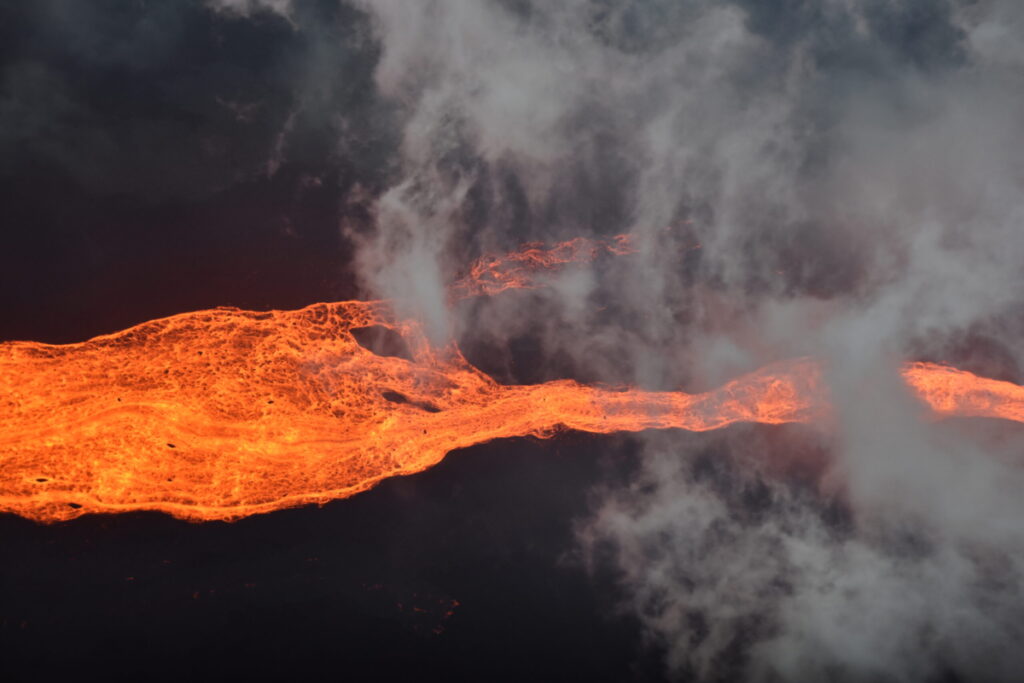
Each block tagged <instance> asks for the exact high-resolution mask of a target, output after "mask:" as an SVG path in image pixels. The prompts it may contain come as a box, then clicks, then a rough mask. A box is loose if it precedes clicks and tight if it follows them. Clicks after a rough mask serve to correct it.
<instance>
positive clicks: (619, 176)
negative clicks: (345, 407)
mask: <svg viewBox="0 0 1024 683" xmlns="http://www.w3.org/2000/svg"><path fill="white" fill-rule="evenodd" d="M218 4H219V5H221V6H226V5H228V4H233V5H236V6H237V7H236V11H243V12H244V11H249V10H250V9H251V8H253V7H255V5H257V4H263V5H264V6H268V3H252V2H249V3H223V2H222V3H218ZM358 6H359V7H360V8H361V9H362V10H363V11H364V12H365V13H366V14H367V15H368V16H369V17H370V23H371V26H372V40H373V41H375V42H376V43H377V44H378V45H379V48H380V51H381V52H380V57H379V61H378V63H377V67H376V71H375V84H376V88H377V91H378V94H379V95H380V96H381V97H382V98H384V99H385V100H386V101H388V102H389V103H391V105H392V106H393V107H394V111H393V113H394V116H395V121H396V123H397V125H398V126H399V129H400V131H401V133H400V141H399V143H398V145H397V158H396V160H395V166H394V172H393V174H392V180H391V182H390V183H388V184H387V187H386V188H385V189H384V191H382V192H381V193H379V194H378V195H375V196H372V197H367V196H361V195H360V196H355V197H353V199H352V201H353V203H354V205H358V206H361V207H365V208H366V209H367V210H368V211H369V212H370V213H371V214H372V216H373V218H374V222H375V228H374V229H373V230H370V231H367V230H359V229H349V230H348V234H349V236H350V237H351V238H352V239H353V240H354V241H355V242H356V243H357V244H358V247H359V251H358V256H357V264H358V267H359V269H360V275H361V277H362V279H363V282H364V284H365V286H366V288H367V289H368V290H369V291H371V292H373V293H374V294H376V295H378V296H381V297H385V298H390V299H394V300H395V301H396V302H398V305H399V307H400V309H401V310H402V312H404V313H405V314H407V315H411V316H416V317H418V318H420V319H422V320H424V322H425V324H426V325H427V329H428V331H429V332H430V334H431V335H432V336H433V337H434V338H435V339H445V338H448V337H449V336H450V335H452V334H455V335H462V334H466V333H467V332H468V331H471V332H472V334H473V335H475V336H476V337H477V338H478V339H479V338H482V339H484V340H485V341H486V342H487V343H489V344H490V345H491V346H493V347H495V348H498V349H501V348H504V347H505V346H507V345H508V342H509V340H510V339H512V338H514V337H517V336H522V335H524V334H532V335H534V336H535V337H536V338H537V339H539V342H538V343H539V350H538V356H539V358H540V359H541V360H540V361H538V362H540V363H544V362H545V361H550V362H551V364H552V365H553V366H558V367H563V368H564V367H570V366H571V367H572V368H573V369H574V371H575V372H576V373H577V374H580V375H585V376H587V377H590V378H595V379H601V380H604V381H608V382H613V383H617V382H630V383H639V384H640V385H641V386H645V387H649V388H680V387H682V388H687V389H689V390H698V389H702V388H706V387H709V386H713V385H715V384H718V383H720V382H722V381H724V380H726V379H728V378H730V377H733V376H735V375H737V374H739V373H741V372H744V371H747V370H751V369H753V368H755V367H758V366H760V365H762V364H764V363H766V362H769V361H773V360H778V359H781V358H787V357H792V356H797V355H804V354H809V355H815V356H818V357H821V358H823V359H824V360H825V361H826V362H827V364H828V368H829V370H828V376H829V382H830V386H831V390H832V393H833V396H834V400H835V407H836V412H835V423H834V424H833V425H831V430H830V432H829V434H828V436H820V435H819V436H818V437H814V438H821V439H823V440H825V441H826V442H827V447H826V448H823V451H824V452H827V453H828V456H827V457H825V456H823V457H824V458H825V461H824V463H823V464H821V465H820V467H819V468H818V469H816V470H815V472H816V474H815V476H814V477H813V478H812V480H811V482H810V483H807V482H804V483H803V484H800V485H797V484H795V483H794V482H793V481H792V480H791V477H789V476H788V475H786V474H784V473H783V474H780V472H779V471H776V470H773V469H772V468H771V467H768V466H767V465H766V463H770V462H773V461H777V460H783V461H785V460H787V458H789V456H790V453H789V451H792V450H794V449H796V450H799V449H798V448H797V447H796V446H795V442H791V441H786V440H783V441H782V442H781V443H780V442H777V441H772V440H771V439H765V438H762V437H761V436H758V435H759V434H762V432H755V431H752V430H751V429H747V428H737V429H734V430H731V431H729V432H728V433H726V434H724V435H721V436H716V437H714V438H711V437H697V436H689V435H681V434H667V435H656V436H644V437H640V438H642V439H643V442H644V444H645V456H644V459H643V464H642V468H641V472H640V474H638V477H637V480H636V481H634V482H632V483H631V484H629V485H628V486H624V487H623V488H622V489H620V490H612V491H604V492H601V493H600V494H599V495H597V497H596V502H595V508H594V515H593V517H592V518H591V519H589V520H585V521H583V522H581V525H580V540H581V548H582V556H583V557H584V558H585V559H586V561H588V562H590V563H591V564H592V565H593V563H597V562H602V563H611V564H612V566H614V567H615V568H616V570H617V572H618V573H619V575H620V577H621V581H622V585H623V587H624V588H625V589H626V591H627V593H628V595H630V596H631V597H630V598H629V599H628V600H627V601H626V602H625V603H624V605H623V608H624V609H626V610H628V611H629V612H630V613H633V614H635V615H637V616H639V617H640V618H641V620H642V621H643V623H644V624H645V625H646V627H647V629H648V631H649V633H650V635H651V637H652V639H653V640H654V641H656V642H658V643H661V644H662V645H663V646H664V647H665V648H666V651H667V652H668V659H667V666H668V668H669V671H670V672H671V673H672V674H673V675H676V676H679V677H693V678H696V679H699V680H719V679H726V678H730V679H731V678H743V679H750V680H780V679H784V680H821V679H831V680H896V681H902V680H927V679H946V678H948V677H953V678H954V679H956V678H959V679H993V680H998V679H1001V680H1012V679H1013V678H1014V676H1015V673H1016V671H1018V670H1019V669H1020V667H1021V666H1022V665H1024V662H1022V661H1021V659H1022V655H1021V654H1020V649H1019V648H1017V647H1016V646H1015V643H1016V642H1018V641H1019V639H1020V636H1021V634H1020V626H1019V624H1021V623H1022V622H1021V616H1022V612H1024V598H1022V595H1021V592H1020V587H1021V580H1022V574H1021V563H1022V560H1024V545H1022V544H1024V538H1022V530H1024V503H1022V502H1021V500H1024V499H1021V498H1020V496H1019V495H1018V493H1017V492H1019V491H1020V490H1021V485H1022V484H1024V481H1022V476H1024V475H1022V472H1021V469H1020V466H1019V456H1017V454H1018V453H1020V452H1021V446H1022V443H1021V434H1019V433H1017V432H1014V431H1012V430H1007V429H1006V428H1005V427H1004V426H1001V427H993V426H992V425H988V424H979V423H974V422H971V423H967V422H958V423H950V424H936V423H933V422H929V421H928V420H927V419H926V418H925V417H924V416H923V415H922V413H921V409H920V407H919V406H918V405H917V404H916V403H915V402H914V401H913V400H912V399H911V397H910V396H909V395H908V393H907V391H906V389H905V388H904V387H903V386H902V385H901V383H900V381H899V379H898V374H897V370H898V367H899V365H900V363H902V362H903V361H904V360H906V359H908V358H930V359H939V360H943V359H944V360H951V361H956V362H958V363H959V364H961V365H965V366H966V367H967V368H968V369H975V370H978V371H979V372H982V373H983V374H987V375H990V376H999V377H1002V378H1008V379H1015V380H1018V381H1019V380H1020V379H1021V373H1020V367H1021V362H1022V361H1024V357H1022V351H1024V347H1022V345H1021V344H1020V343H1019V340H1020V339H1021V338H1022V335H1024V315H1022V307H1021V301H1022V297H1021V294H1022V286H1024V279H1022V271H1021V269H1020V264H1021V263H1022V262H1024V260H1022V259H1024V239H1022V237H1021V225H1022V222H1024V221H1022V219H1024V202H1022V201H1021V199H1020V197H1021V185H1022V181H1024V162H1022V161H1021V156H1020V154H1019V152H1018V151H1017V149H1018V147H1019V140H1021V139H1022V135H1024V117H1022V116H1021V114H1022V112H1024V87H1022V85H1024V48H1022V45H1024V42H1022V41H1021V38H1022V28H1024V25H1022V22H1024V9H1022V8H1021V5H1020V4H1019V3H1016V2H1013V1H1011V0H1005V1H973V2H972V1H967V0H964V1H962V2H954V1H952V0H950V1H945V0H825V1H823V2H817V3H801V2H785V3H760V2H755V1H754V0H733V1H731V2H728V1H724V0H722V1H712V0H692V1H687V2H679V1H675V0H673V1H668V0H664V1H663V0H650V1H648V2H642V3H640V2H627V1H625V0H621V1H620V0H566V1H564V2H559V3H538V2H529V1H528V0H479V1H476V2H468V1H460V0H430V1H424V2H418V3H408V2H402V1H400V0H373V1H370V0H364V1H362V2H359V3H358ZM283 9H287V8H283ZM622 232H632V233H634V235H636V240H637V245H638V247H639V253H637V254H635V255H633V256H630V257H629V258H624V259H618V260H611V261H609V262H607V263H604V262H602V263H599V264H595V265H594V266H593V267H591V268H589V269H588V268H578V269H575V270H572V271H571V272H568V273H566V274H565V275H564V276H560V277H556V278H554V279H553V280H552V282H551V287H549V288H547V289H544V290H538V291H535V292H530V293H527V294H523V293H519V294H515V295H509V296H499V297H495V298H493V299H491V300H487V301H480V302H475V303H473V304H472V305H467V306H462V307H458V308H452V307H451V306H450V305H449V304H448V302H447V301H446V299H445V287H446V285H447V283H449V282H451V281H452V280H453V279H454V277H455V276H456V275H457V273H458V271H459V269H460V268H464V267H465V265H466V264H467V263H468V262H469V261H470V260H471V259H472V258H474V257H475V256H477V255H479V254H480V253H482V252H493V251H499V252H500V251H504V250H508V249H512V248H515V247H516V246H517V245H518V244H519V243H521V242H523V241H527V240H536V239H540V240H548V241H551V240H561V239H567V238H571V237H576V236H589V237H603V236H604V237H606V236H609V235H612V234H616V233H622ZM698 245H699V248H698ZM808 438H811V437H808ZM702 444H703V445H702ZM709 463H710V464H709ZM709 472H710V473H709ZM835 509H839V510H841V511H842V513H841V514H839V517H840V518H841V519H839V520H838V521H837V520H836V519H834V518H830V516H829V515H830V514H832V512H830V511H834V510H835Z"/></svg>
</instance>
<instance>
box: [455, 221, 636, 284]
mask: <svg viewBox="0 0 1024 683" xmlns="http://www.w3.org/2000/svg"><path fill="white" fill-rule="evenodd" d="M603 253H604V254H611V255H613V256H624V255H626V254H634V253H636V248H635V247H634V246H633V236H632V235H616V236H614V237H612V238H611V239H610V240H593V239H588V238H586V237H576V238H573V239H571V240H567V241H565V242H559V243H558V244H555V245H554V246H548V245H546V244H544V243H543V242H530V243H528V244H524V245H523V246H522V248H520V249H519V250H517V251H513V252H510V253H508V254H502V255H500V256H484V257H483V258H480V259H479V260H477V261H476V262H475V263H474V264H473V265H472V266H470V268H469V272H468V273H467V274H466V275H465V276H464V277H462V278H460V279H459V280H457V281H456V282H455V283H454V284H453V285H452V286H451V288H450V290H449V291H450V292H451V296H452V298H453V299H456V300H458V299H466V298H469V297H473V296H481V295H487V296H489V295H493V294H498V293H500V292H504V291H505V290H508V289H532V288H534V287H538V286H540V283H539V282H538V279H537V277H536V276H537V275H538V274H540V273H546V272H551V271H555V270H558V269H560V268H562V267H563V266H566V265H568V264H570V263H588V262H590V261H593V260H595V259H596V258H597V257H598V256H599V255H601V254H603Z"/></svg>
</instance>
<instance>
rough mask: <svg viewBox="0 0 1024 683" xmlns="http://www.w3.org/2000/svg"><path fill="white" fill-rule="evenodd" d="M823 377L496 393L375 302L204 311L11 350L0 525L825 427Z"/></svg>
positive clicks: (963, 399)
mask: <svg viewBox="0 0 1024 683" xmlns="http://www.w3.org/2000/svg"><path fill="white" fill-rule="evenodd" d="M632 251H633V248H632V246H631V243H630V239H629V236H625V235H623V236H619V237H616V238H614V239H613V240H611V241H607V242H605V241H595V240H585V239H582V238H580V239H576V240H571V241H569V242H565V243H562V244H560V245H556V246H554V247H551V248H545V247H544V246H543V245H538V244H530V245H527V246H526V247H525V248H524V249H523V250H521V251H519V252H514V253H512V254H507V255H505V256H500V257H487V258H484V259H481V260H480V261H479V262H478V263H477V264H475V265H474V266H473V267H472V268H471V269H470V271H469V274H468V275H467V276H466V277H464V278H463V279H461V280H459V281H458V282H456V284H455V285H453V287H452V290H451V291H452V297H453V298H456V299H457V298H464V297H469V296H474V295H479V294H494V293H497V292H501V291H504V290H506V289H512V288H524V287H533V286H537V282H536V280H535V278H534V275H535V274H537V273H539V272H543V271H548V270H553V269H555V268H557V267H559V266H562V265H565V264H568V263H576V262H582V261H590V260H593V259H595V258H596V257H597V256H598V255H599V254H601V253H609V254H614V255H623V254H628V253H631V252H632ZM374 327H379V328H387V329H388V330H391V331H392V332H393V333H396V334H399V335H401V336H402V338H403V339H404V340H405V343H406V344H407V345H408V353H407V354H406V353H403V354H401V355H400V356H391V355H381V354H377V353H374V352H372V351H370V350H369V349H367V348H365V347H364V346H362V345H361V344H360V343H359V341H358V340H357V335H358V333H359V331H360V330H363V329H366V328H374ZM821 375H822V368H821V366H820V364H819V363H818V362H817V361H815V360H814V359H810V358H800V359H795V360H789V361H784V362H780V363H776V364H773V365H769V366H767V367H765V368H762V369H761V370H758V371H756V372H753V373H751V374H748V375H744V376H742V377H739V378H737V379H734V380H732V381H731V382H729V383H727V384H725V385H724V386H722V387H719V388H718V389H715V390H713V391H709V392H706V393H699V394H688V393H683V392H649V391H641V390H638V389H635V388H627V389H622V390H613V389H607V388H597V387H592V386H586V385H583V384H580V383H578V382H574V381H570V380H560V381H553V382H547V383H544V384H539V385H529V386H511V385H502V384H499V383H497V382H496V381H494V380H493V379H492V378H491V377H489V376H487V375H486V374H484V373H483V372H481V371H480V370H478V369H476V368H475V367H473V366H472V365H471V364H470V363H469V362H468V361H467V360H466V359H465V358H464V357H463V356H462V354H461V353H460V351H459V349H458V348H457V347H456V345H455V344H454V343H449V344H448V345H445V346H440V347H438V346H434V345H432V344H431V343H430V341H429V340H428V338H427V336H426V335H425V334H424V333H423V331H422V329H421V327H420V325H419V323H417V322H416V321H413V320H401V319H398V318H397V317H396V315H395V313H394V311H393V309H392V308H391V306H390V305H389V304H388V303H387V302H382V301H371V302H364V301H347V302H338V303H319V304H313V305H311V306H308V307H306V308H303V309H300V310H296V311H267V312H252V311H243V310H239V309H235V308H217V309H213V310H207V311H197V312H193V313H184V314H181V315H176V316H171V317H169V318H163V319H159V320H154V321H150V322H146V323H143V324H141V325H137V326H135V327H132V328H129V329H127V330H124V331H121V332H117V333H115V334H110V335H103V336H100V337H96V338H94V339H91V340H89V341H85V342H81V343H76V344H67V345H50V344H42V343H35V342H7V343H3V344H0V378H2V379H0V406H2V409H3V410H2V413H0V463H2V467H0V510H2V511H5V512H13V513H16V514H19V515H22V516H24V517H27V518H30V519H34V520H37V521H41V522H54V521H60V520H67V519H72V518H75V517H78V516H80V515H83V514H86V513H95V512H108V513H109V512H125V511H130V510H160V511H163V512H166V513H168V514H171V515H173V516H175V517H179V518H182V519H187V520H192V521H205V520H234V519H239V518H241V517H245V516H248V515H252V514H257V513H262V512H270V511H272V510H277V509H281V508H286V507H292V506H296V505H301V504H306V503H325V502H327V501H330V500H334V499H338V498H344V497H347V496H351V495H353V494H355V493H359V492H360V491H365V490H367V489H369V488H370V487H372V486H373V485H375V484H376V483H377V482H379V481H381V480H382V479H385V478H387V477H392V476H396V475H402V474H412V473H415V472H419V471H422V470H424V469H426V468H428V467H431V466H432V465H434V464H436V463H438V462H439V461H440V460H441V459H442V458H444V456H445V455H446V454H447V453H448V452H450V451H452V450H455V449H458V448H464V447H467V446H471V445H473V444H478V443H482V442H486V441H490V440H492V439H499V438H504V437H513V436H526V435H531V436H536V437H547V436H550V435H551V434H553V433H554V432H556V431H557V430H558V429H560V428H568V429H576V430H581V431H587V432H595V433H611V432H621V431H639V430H644V429H668V428H675V429H686V430H691V431H706V430H712V429H719V428H722V427H725V426H727V425H730V424H733V423H736V422H759V423H768V424H780V423H787V422H809V421H816V420H822V419H827V417H828V412H829V401H828V396H827V390H826V388H825V386H824V383H823V381H822V377H821ZM902 376H903V379H904V380H905V381H906V383H907V385H908V386H909V388H910V389H911V390H912V391H913V392H914V393H915V394H916V395H917V396H918V397H919V398H920V400H921V401H922V402H923V403H924V404H925V405H926V406H928V407H929V408H930V409H931V410H932V411H933V413H934V414H935V415H936V416H938V417H957V416H959V417H993V418H1003V419H1008V420H1016V421H1024V387H1021V386H1018V385H1015V384H1012V383H1009V382H1002V381H996V380H992V379H986V378H982V377H978V376H976V375H973V374H971V373H969V372H964V371H961V370H957V369H955V368H951V367H947V366H942V365H935V364H931V363H910V364H907V365H905V366H904V367H903V369H902Z"/></svg>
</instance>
